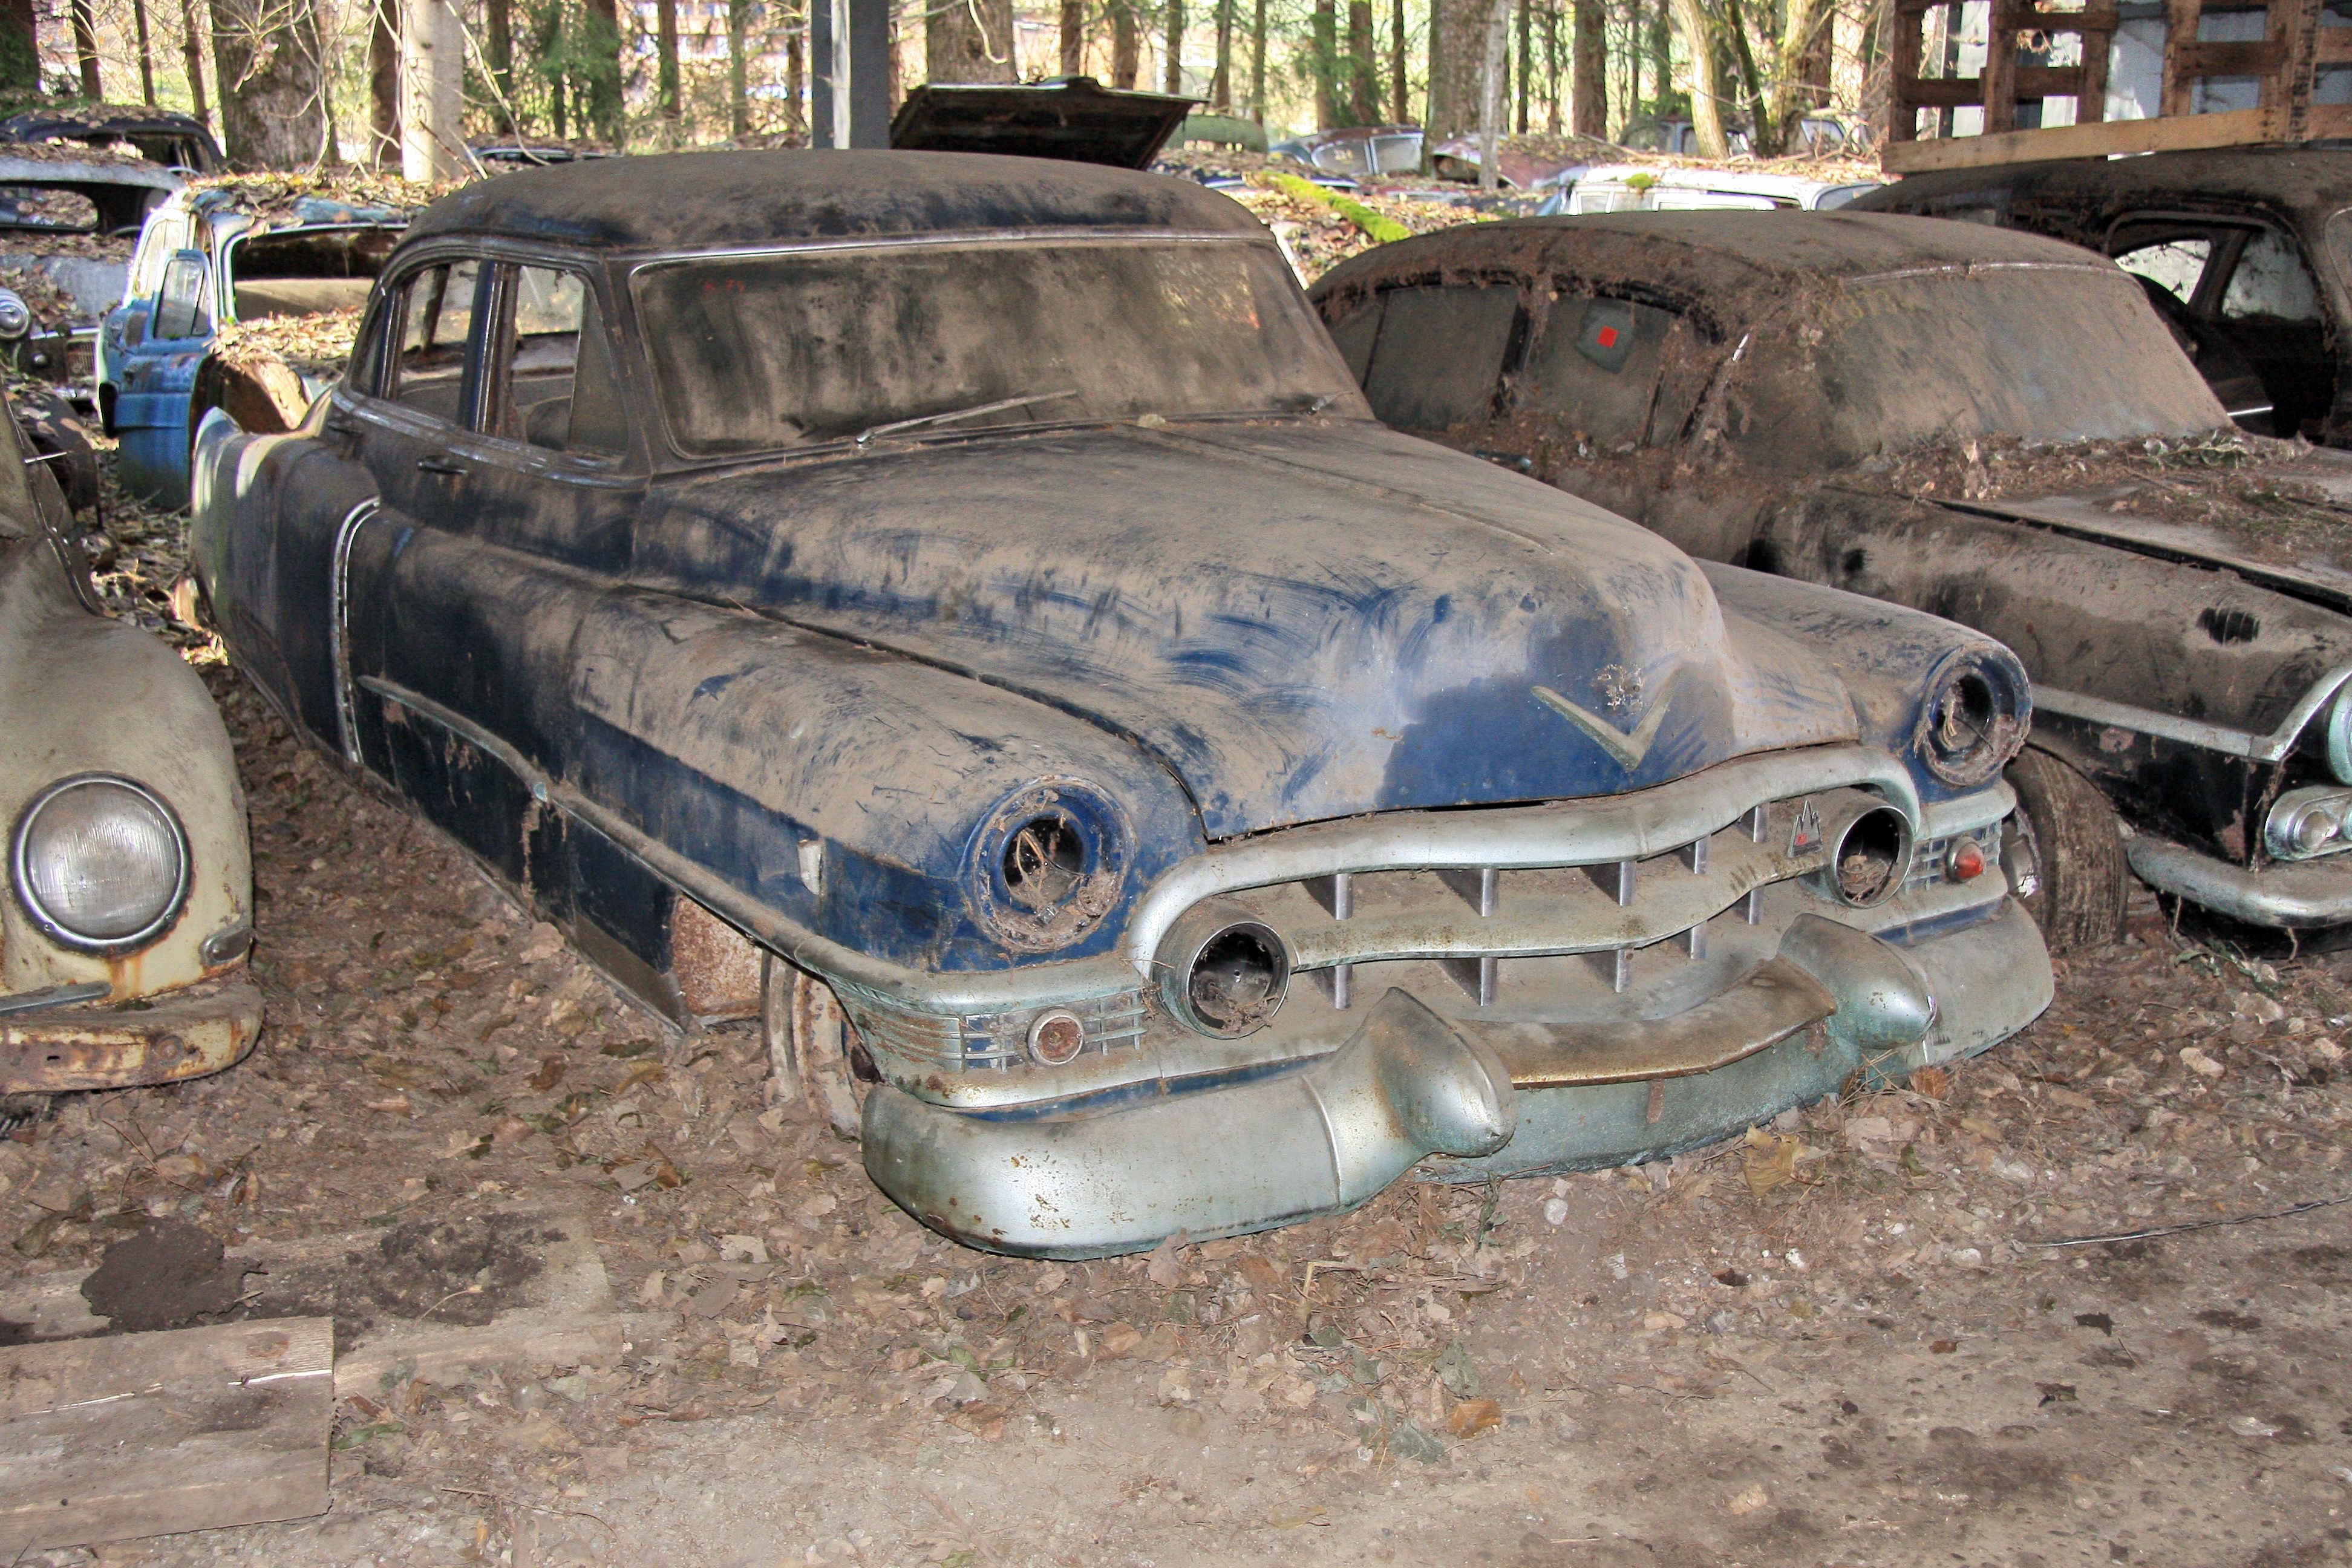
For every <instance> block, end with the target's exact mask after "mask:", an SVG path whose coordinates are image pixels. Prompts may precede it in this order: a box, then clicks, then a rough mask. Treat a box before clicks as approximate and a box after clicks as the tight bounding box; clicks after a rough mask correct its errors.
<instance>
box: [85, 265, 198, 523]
mask: <svg viewBox="0 0 2352 1568" xmlns="http://www.w3.org/2000/svg"><path fill="white" fill-rule="evenodd" d="M185 238H186V240H187V241H188V243H184V244H182V245H180V246H179V247H177V248H175V249H174V250H173V251H172V252H171V254H170V255H169V257H168V258H166V259H164V261H163V265H162V267H161V268H160V269H159V271H158V276H157V282H156V287H155V293H154V295H153V298H152V300H151V301H150V302H149V303H148V304H147V305H146V307H145V309H144V310H143V311H139V312H136V313H134V314H131V315H126V317H125V321H124V325H125V329H126V331H127V330H128V329H129V328H131V326H133V325H136V327H137V328H138V336H137V339H136V341H135V342H134V341H132V340H131V338H130V337H128V336H127V335H126V336H125V337H124V338H123V339H121V344H120V347H119V349H116V348H110V350H109V358H108V368H109V369H110V370H111V371H113V372H114V373H115V375H114V388H115V390H114V393H113V395H112V397H111V398H110V404H111V413H112V428H113V430H114V433H115V437H116V439H117V441H118V442H119V443H120V446H119V447H118V449H117V452H116V458H115V466H116V471H117V477H118V478H120V479H121V481H122V483H123V484H124V486H125V487H126V488H128V489H130V490H131V492H132V493H133V494H135V495H138V496H140V497H142V499H144V500H150V501H152V502H153V503H154V504H156V505H159V506H165V507H180V506H184V505H186V504H187V500H188V493H187V471H186V459H187V454H188V434H189V432H188V397H189V394H190V392H191V391H192V390H193V389H194V386H195V379H196V366H197V364H198V363H199V362H201V361H202V360H203V358H204V354H205V345H206V344H207V343H209V342H211V340H212V334H213V324H214V322H215V321H216V320H217V319H218V311H217V310H216V308H215V302H214V300H215V287H214V285H215V278H214V276H213V272H214V269H213V264H212V258H210V257H208V256H207V255H205V252H204V251H202V250H201V249H197V248H195V247H194V246H195V243H196V242H197V241H198V240H199V239H200V237H199V236H197V235H195V234H194V233H193V232H190V233H188V234H186V235H185ZM118 353H119V354H120V361H119V363H118V362H117V360H116V357H115V356H116V355H117V354H118Z"/></svg>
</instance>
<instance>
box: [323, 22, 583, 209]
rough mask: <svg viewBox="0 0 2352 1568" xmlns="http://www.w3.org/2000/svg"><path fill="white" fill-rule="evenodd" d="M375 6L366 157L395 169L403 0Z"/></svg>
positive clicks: (370, 35)
mask: <svg viewBox="0 0 2352 1568" xmlns="http://www.w3.org/2000/svg"><path fill="white" fill-rule="evenodd" d="M373 9H374V15H373V16H371V17H370V18H369V19H368V157H367V161H368V163H371V164H372V165H373V166H374V167H376V168H379V169H396V168H398V167H399V166H400V0H375V4H374V7H373ZM556 134H557V135H558V136H561V135H562V134H563V132H561V131H558V132H556Z"/></svg>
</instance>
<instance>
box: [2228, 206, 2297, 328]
mask: <svg viewBox="0 0 2352 1568" xmlns="http://www.w3.org/2000/svg"><path fill="white" fill-rule="evenodd" d="M2221 314H2222V315H2223V316H2224V317H2226V318H2229V319H2231V320H2233V321H2243V320H2247V319H2249V318H2252V319H2254V320H2261V321H2319V320H2321V318H2322V311H2321V310H2320V305H2319V286H2318V285H2317V284H2316V283H2315V282H2314V281H2312V277H2311V268H2308V267H2305V265H2304V263H2303V258H2302V257H2301V256H2300V255H2298V254H2296V252H2295V247H2294V241H2293V240H2291V239H2289V238H2287V237H2286V236H2284V235H2283V234H2281V233H2279V232H2278V231H2277V230H2276V229H2269V228H2264V229H2257V230H2255V231H2254V233H2253V234H2252V235H2251V236H2250V237H2248V238H2247V240H2246V244H2245V247H2244V248H2243V249H2242V250H2241V251H2239V252H2238V265H2237V266H2236V267H2234V268H2231V270H2230V284H2229V287H2228V288H2226V289H2223V290H2222V291H2221Z"/></svg>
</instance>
